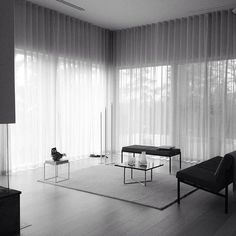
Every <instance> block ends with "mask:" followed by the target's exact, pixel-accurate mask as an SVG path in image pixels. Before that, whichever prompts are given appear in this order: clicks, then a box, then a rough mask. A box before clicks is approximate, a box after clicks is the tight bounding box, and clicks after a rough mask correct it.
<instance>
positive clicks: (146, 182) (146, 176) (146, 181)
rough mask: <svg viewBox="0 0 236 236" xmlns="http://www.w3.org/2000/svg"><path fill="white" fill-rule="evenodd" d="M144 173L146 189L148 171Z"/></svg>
mask: <svg viewBox="0 0 236 236" xmlns="http://www.w3.org/2000/svg"><path fill="white" fill-rule="evenodd" d="M144 172H145V180H144V185H145V187H146V185H147V171H146V170H145V171H144Z"/></svg>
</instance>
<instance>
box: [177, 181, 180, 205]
mask: <svg viewBox="0 0 236 236" xmlns="http://www.w3.org/2000/svg"><path fill="white" fill-rule="evenodd" d="M177 203H178V204H180V181H179V179H178V180H177Z"/></svg>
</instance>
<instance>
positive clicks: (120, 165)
mask: <svg viewBox="0 0 236 236" xmlns="http://www.w3.org/2000/svg"><path fill="white" fill-rule="evenodd" d="M163 165H164V164H159V165H156V166H152V167H149V168H145V167H141V166H140V167H137V166H129V165H128V164H127V165H125V164H122V163H121V164H116V165H115V166H117V167H122V168H124V180H123V182H124V184H136V183H141V184H142V183H144V186H145V187H146V186H147V183H148V182H152V179H153V174H152V170H153V169H155V168H158V167H161V166H163ZM126 169H130V178H131V180H133V179H134V178H133V170H141V171H144V181H130V182H126V181H125V179H126V178H125V177H126ZM149 170H150V171H151V178H150V179H149V180H147V171H149Z"/></svg>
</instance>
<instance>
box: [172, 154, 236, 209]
mask: <svg viewBox="0 0 236 236" xmlns="http://www.w3.org/2000/svg"><path fill="white" fill-rule="evenodd" d="M234 157H236V151H234V152H231V153H228V154H226V155H225V156H224V157H220V156H217V157H214V158H211V159H209V160H207V161H204V162H201V163H199V164H197V165H194V166H191V167H189V168H186V169H184V170H181V171H178V172H177V174H176V178H177V201H178V204H180V182H182V183H185V184H188V185H191V186H193V187H196V188H199V189H202V190H205V191H207V192H210V193H213V194H216V195H218V196H221V197H224V199H225V213H227V212H228V185H229V184H231V183H232V182H233V161H234ZM223 189H225V193H224V194H223V193H220V192H221V190H223Z"/></svg>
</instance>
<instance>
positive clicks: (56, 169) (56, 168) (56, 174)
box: [55, 165, 58, 183]
mask: <svg viewBox="0 0 236 236" xmlns="http://www.w3.org/2000/svg"><path fill="white" fill-rule="evenodd" d="M57 177H58V166H57V165H56V166H55V182H56V183H57Z"/></svg>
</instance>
